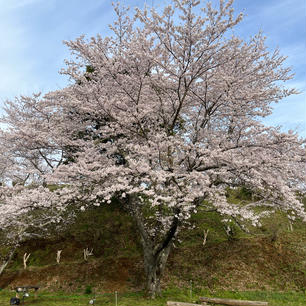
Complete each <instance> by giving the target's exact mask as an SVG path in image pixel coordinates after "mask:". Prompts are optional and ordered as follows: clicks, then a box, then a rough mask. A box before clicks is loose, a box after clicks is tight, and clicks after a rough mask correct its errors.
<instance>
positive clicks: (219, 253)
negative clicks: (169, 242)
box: [0, 199, 306, 305]
mask: <svg viewBox="0 0 306 306" xmlns="http://www.w3.org/2000/svg"><path fill="white" fill-rule="evenodd" d="M232 200H233V201H234V200H235V199H232ZM192 223H193V224H194V225H196V228H195V229H194V230H188V231H187V230H184V231H182V232H181V234H180V240H181V241H182V242H181V243H177V244H176V248H174V249H173V252H172V254H171V256H170V258H169V262H168V265H167V271H166V275H165V277H164V279H163V285H164V288H166V287H167V288H171V287H173V286H175V287H179V288H187V287H189V282H190V280H192V281H193V288H195V289H196V290H206V291H207V290H208V292H210V293H212V294H213V293H214V292H220V290H221V291H223V290H227V291H226V292H227V293H226V292H225V293H224V294H231V293H228V290H231V291H245V290H247V291H249V290H251V291H254V292H255V291H256V290H261V291H262V290H264V291H266V292H271V291H275V290H276V291H290V290H291V291H292V290H293V291H303V290H305V288H306V262H305V259H306V248H305V245H306V229H305V225H304V224H300V223H296V224H295V225H294V231H293V232H290V231H288V228H287V227H288V223H287V221H286V219H285V218H284V217H283V216H282V215H281V214H278V215H276V216H274V217H273V218H270V219H268V220H266V221H265V222H264V224H263V227H262V228H261V229H260V230H257V232H256V235H246V234H244V233H243V232H241V231H240V230H239V229H238V228H234V230H233V232H234V235H233V237H232V239H231V240H228V237H227V236H226V234H225V231H224V229H223V226H222V224H221V223H220V217H219V216H217V215H215V214H213V213H211V214H198V215H197V216H194V218H193V220H192ZM203 229H210V232H209V234H208V239H207V243H206V245H205V246H204V247H203V246H202V236H203ZM86 247H89V248H94V256H92V257H90V259H89V261H88V262H84V260H83V259H82V251H83V249H84V248H86ZM60 249H62V250H63V252H62V262H61V263H60V265H57V264H56V263H55V257H56V251H57V250H60ZM24 252H27V253H31V257H30V260H29V269H28V270H26V271H24V270H23V269H22V256H23V254H24ZM143 279H144V276H143V266H142V254H141V246H140V244H139V241H138V236H137V232H136V229H135V226H134V224H133V222H132V220H131V219H130V218H129V217H128V216H126V215H125V214H123V213H122V211H120V209H119V208H118V207H102V208H96V209H93V210H91V211H88V212H86V213H84V214H82V215H81V216H80V217H79V220H78V222H77V223H76V224H75V225H73V226H71V227H70V228H69V229H68V230H67V231H66V232H65V233H62V235H61V236H60V237H58V238H57V239H56V240H53V241H51V240H33V241H29V242H28V243H26V244H25V245H23V246H22V247H21V248H20V250H19V252H18V254H17V256H16V258H15V259H14V261H13V263H12V264H11V265H10V266H9V268H8V269H7V271H6V272H5V274H4V275H3V276H2V277H0V287H1V288H6V287H12V286H14V285H26V284H38V285H41V286H42V287H43V288H45V289H47V290H48V291H53V290H63V291H65V292H71V293H72V292H79V293H83V292H84V290H85V288H86V287H87V286H92V287H93V288H95V290H96V292H100V293H107V292H114V291H115V290H117V291H119V292H122V293H123V292H131V291H138V290H141V288H142V287H141V285H142V282H143ZM221 293H222V292H221ZM221 293H220V294H221ZM233 294H234V293H233ZM271 294H272V293H271ZM50 305H51V304H50ZM63 305H64V304H63ZM155 305H158V304H155ZM288 305H290V304H288ZM292 305H294V304H292Z"/></svg>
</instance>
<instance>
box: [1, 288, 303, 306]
mask: <svg viewBox="0 0 306 306" xmlns="http://www.w3.org/2000/svg"><path fill="white" fill-rule="evenodd" d="M12 296H14V292H12V291H11V292H10V291H7V290H3V291H1V292H0V305H1V306H2V305H3V306H4V305H9V299H10V297H12ZM200 296H210V297H223V298H233V299H246V300H260V301H268V302H269V305H270V306H305V304H306V296H305V292H269V291H245V292H232V291H219V292H214V293H212V292H208V291H199V290H194V292H193V293H192V296H190V291H189V290H188V289H186V290H178V289H167V290H164V291H163V296H162V297H160V298H157V299H155V300H150V299H146V298H144V297H143V292H130V293H118V306H146V305H148V306H162V305H163V306H164V305H166V302H167V301H169V300H172V301H180V302H193V303H198V298H199V297H200ZM92 297H93V295H86V294H71V295H68V294H65V293H60V292H59V293H48V292H41V293H40V294H39V295H38V298H37V299H36V300H35V299H34V297H31V296H30V297H29V298H27V299H26V300H25V305H39V306H73V305H76V306H81V305H88V302H89V300H90V299H91V298H92ZM95 305H101V306H102V305H114V306H115V293H104V294H97V295H96V303H95Z"/></svg>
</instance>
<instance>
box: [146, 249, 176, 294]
mask: <svg viewBox="0 0 306 306" xmlns="http://www.w3.org/2000/svg"><path fill="white" fill-rule="evenodd" d="M171 245H172V243H169V244H168V245H167V246H166V247H165V248H164V249H162V250H161V251H160V252H159V253H158V254H154V250H152V249H150V248H149V247H148V246H144V269H145V274H146V286H145V291H146V294H147V295H148V296H150V297H151V298H155V297H156V296H160V295H161V288H160V281H161V278H162V276H163V273H164V270H165V266H166V262H167V259H168V256H169V253H170V250H171Z"/></svg>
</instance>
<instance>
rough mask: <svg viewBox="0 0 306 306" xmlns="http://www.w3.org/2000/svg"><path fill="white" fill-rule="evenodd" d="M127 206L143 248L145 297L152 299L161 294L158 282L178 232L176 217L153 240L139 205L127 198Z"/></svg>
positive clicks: (132, 199) (131, 198)
mask: <svg viewBox="0 0 306 306" xmlns="http://www.w3.org/2000/svg"><path fill="white" fill-rule="evenodd" d="M128 205H129V207H130V213H131V215H132V217H133V218H134V220H135V221H136V224H137V229H138V232H139V234H140V238H141V243H142V247H143V255H144V270H145V275H146V285H145V291H146V294H147V296H149V297H151V298H153V299H154V298H155V297H156V296H159V295H160V294H161V288H160V281H161V278H162V276H163V273H164V270H165V266H166V262H167V259H168V256H169V253H170V250H171V247H172V245H173V241H174V239H175V237H176V235H177V232H178V227H179V220H178V218H177V217H175V216H173V219H172V222H171V225H170V226H169V228H168V230H166V231H164V232H160V233H159V234H160V235H159V238H158V239H155V238H156V237H152V236H151V235H150V234H149V232H148V230H147V228H146V226H145V220H144V217H143V215H142V213H141V209H139V207H141V205H137V202H136V201H135V198H134V197H133V196H129V198H128ZM176 214H179V210H178V209H177V211H176V212H175V215H176ZM156 240H158V242H157V241H156Z"/></svg>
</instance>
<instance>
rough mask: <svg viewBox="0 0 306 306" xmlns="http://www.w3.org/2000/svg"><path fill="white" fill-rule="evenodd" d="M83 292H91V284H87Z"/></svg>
mask: <svg viewBox="0 0 306 306" xmlns="http://www.w3.org/2000/svg"><path fill="white" fill-rule="evenodd" d="M85 294H92V286H90V285H87V286H86V288H85Z"/></svg>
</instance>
